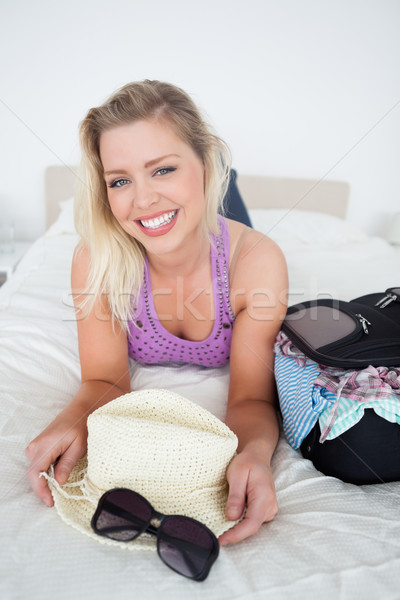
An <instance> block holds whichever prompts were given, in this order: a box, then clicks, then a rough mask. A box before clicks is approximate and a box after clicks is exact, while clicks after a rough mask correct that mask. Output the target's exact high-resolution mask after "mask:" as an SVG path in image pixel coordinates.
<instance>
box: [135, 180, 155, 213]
mask: <svg viewBox="0 0 400 600" xmlns="http://www.w3.org/2000/svg"><path fill="white" fill-rule="evenodd" d="M157 202H158V193H157V192H156V191H155V190H154V188H153V186H152V185H151V184H150V183H147V182H146V181H140V182H136V184H135V188H134V197H133V203H134V206H135V208H142V209H144V208H148V207H149V206H152V205H153V204H156V203H157Z"/></svg>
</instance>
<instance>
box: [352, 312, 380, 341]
mask: <svg viewBox="0 0 400 600" xmlns="http://www.w3.org/2000/svg"><path fill="white" fill-rule="evenodd" d="M381 308H382V307H381ZM355 316H356V317H357V318H358V320H359V321H360V323H361V325H362V328H363V330H364V333H367V334H368V333H369V331H368V327H367V325H369V326H370V327H372V325H371V323H370V322H369V321H368V319H366V318H365V317H363V316H362V315H360V313H356V315H355Z"/></svg>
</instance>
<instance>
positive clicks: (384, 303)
mask: <svg viewBox="0 0 400 600" xmlns="http://www.w3.org/2000/svg"><path fill="white" fill-rule="evenodd" d="M397 298H398V296H397V294H386V295H385V296H383V298H381V299H380V300H378V302H377V303H376V304H375V306H379V307H380V308H386V306H388V305H389V304H390V303H391V302H394V301H395V300H397Z"/></svg>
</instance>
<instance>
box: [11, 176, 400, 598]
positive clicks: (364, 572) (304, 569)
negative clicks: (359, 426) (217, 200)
mask: <svg viewBox="0 0 400 600" xmlns="http://www.w3.org/2000/svg"><path fill="white" fill-rule="evenodd" d="M75 177H76V175H75V173H74V169H70V168H66V167H52V168H49V169H48V171H47V173H46V189H47V194H46V206H47V210H46V214H47V219H48V221H47V225H48V229H47V231H46V233H45V234H44V235H43V236H41V237H40V238H39V239H38V240H37V241H36V242H35V243H34V244H33V245H32V247H31V248H30V250H29V251H28V252H27V254H26V255H25V256H24V258H23V259H22V260H21V262H20V264H19V265H18V268H17V269H16V271H15V273H14V274H13V276H12V277H11V278H10V279H9V280H8V281H7V282H6V283H5V284H4V285H3V286H2V287H1V288H0V323H1V325H0V340H1V343H0V380H1V427H0V431H1V433H0V452H1V481H2V494H1V499H0V516H1V523H2V526H1V538H2V542H1V546H0V547H1V556H0V571H1V577H0V597H1V598H4V600H11V599H25V598H26V599H27V598H29V599H30V600H36V599H41V600H42V599H43V598H45V599H47V598H57V599H58V600H61V599H65V600H67V599H70V598H73V597H76V598H85V599H86V598H96V599H97V600H103V599H104V600H106V599H107V600H109V599H110V598H119V599H120V600H123V599H125V598H126V599H128V598H129V599H131V598H137V599H140V600H142V599H144V600H146V599H147V598H149V599H150V598H156V597H160V598H163V600H167V599H174V600H175V599H180V598H181V599H185V600H186V599H187V598H193V599H195V598H199V599H200V598H207V600H214V599H215V600H216V599H218V600H234V599H237V600H239V599H240V600H250V599H257V600H261V599H262V600H267V599H274V600H276V599H279V600H280V599H296V600H297V599H298V598H310V599H312V598H322V599H331V598H332V599H335V600H336V599H338V598H340V599H349V600H350V599H354V598H361V597H362V598H365V599H368V598H371V599H372V598H374V599H375V598H384V599H385V600H386V599H389V598H399V597H400V503H399V492H400V484H399V483H386V484H381V485H375V486H360V487H357V486H353V485H351V484H346V483H343V482H341V481H339V480H337V479H335V478H331V477H326V476H324V475H322V474H321V473H319V472H318V471H317V470H316V469H315V468H314V467H313V465H312V464H311V463H310V462H309V461H307V460H305V459H303V458H302V456H301V454H300V453H299V452H298V451H295V450H293V449H292V448H291V447H290V446H289V445H288V443H287V442H286V440H285V439H284V437H283V436H281V439H280V441H279V444H278V447H277V450H276V452H275V455H274V458H273V471H274V476H275V482H276V489H277V496H278V502H279V513H278V515H277V517H276V518H275V520H274V521H273V522H271V523H269V524H266V525H263V526H262V528H261V530H260V531H259V532H258V534H256V535H255V536H253V537H252V538H251V539H249V540H246V541H244V542H242V543H240V544H237V545H235V546H231V547H224V548H222V549H221V552H220V556H219V558H218V560H217V562H216V564H215V565H214V567H213V569H212V571H211V574H210V576H209V577H208V579H207V580H206V581H205V582H202V583H197V582H192V581H189V580H187V579H185V578H183V577H179V576H178V575H176V574H175V573H173V572H172V571H170V570H169V569H167V568H166V567H165V566H164V565H162V563H161V562H160V560H159V559H158V557H157V555H156V553H143V554H141V553H131V552H124V551H123V550H120V549H118V548H117V549H113V548H109V547H103V546H102V545H100V544H96V543H95V542H93V540H91V539H90V538H86V537H85V536H83V535H82V534H80V533H78V532H77V531H75V530H73V529H72V528H70V527H68V526H67V525H65V524H64V522H63V521H61V519H60V518H59V516H58V515H57V513H56V511H55V509H49V508H46V507H45V506H44V505H43V504H42V503H41V502H40V501H39V500H38V499H37V498H36V497H35V496H34V494H33V492H32V491H31V489H30V487H29V484H28V480H27V479H26V476H25V473H26V469H27V460H26V458H25V455H24V448H25V447H26V445H27V444H28V442H29V441H30V440H31V439H32V438H33V437H34V436H36V435H37V434H38V433H39V432H40V431H42V430H43V428H44V427H45V426H46V425H47V424H48V423H49V422H50V421H51V420H52V419H53V418H54V417H55V416H56V414H57V413H58V412H59V411H60V410H61V409H62V408H63V407H64V406H65V405H66V403H68V402H69V400H70V398H71V397H72V395H73V394H74V392H75V391H76V389H77V388H78V385H79V375H80V368H79V359H78V349H77V334H76V323H75V320H74V311H73V308H72V301H71V295H70V286H69V271H70V263H71V256H72V252H73V249H74V246H75V244H76V242H77V235H76V233H75V231H74V228H73V221H72V200H71V197H72V186H73V181H74V178H75ZM238 185H239V188H240V191H241V193H242V195H243V197H244V199H245V202H246V204H247V206H248V208H249V209H250V215H251V218H252V221H253V225H254V227H255V228H256V229H259V230H261V231H264V232H265V233H267V234H269V235H271V237H273V238H274V239H276V241H277V242H278V243H279V244H280V245H281V247H282V249H283V251H284V253H285V255H286V259H287V263H288V267H289V275H290V303H291V304H292V303H294V302H299V301H301V300H306V299H311V298H314V297H336V298H341V299H344V300H347V299H351V298H352V297H355V296H359V295H361V294H366V293H369V292H374V291H378V290H385V289H386V288H388V287H390V286H395V285H399V277H400V272H399V271H400V270H399V264H400V262H399V259H400V252H399V250H396V249H395V248H394V247H393V246H390V245H389V244H388V243H387V242H386V241H384V240H383V239H380V238H377V237H374V238H372V237H368V236H367V235H365V234H364V233H363V232H361V231H358V230H357V228H356V227H355V226H354V225H351V224H350V223H349V222H348V221H347V220H346V218H345V217H346V210H347V207H348V201H349V188H348V185H347V184H346V183H343V182H336V181H312V180H295V179H278V178H268V177H255V176H241V175H240V174H239V177H238ZM228 379H229V369H228V368H222V369H213V370H209V369H202V368H200V367H193V366H175V367H144V366H142V367H138V366H135V365H132V388H133V389H145V388H150V387H167V388H169V389H171V390H174V391H176V392H178V393H180V394H182V395H184V396H187V397H188V398H190V399H191V400H194V401H196V402H198V403H199V404H201V405H202V406H204V407H205V408H208V409H209V410H211V411H212V412H214V413H215V414H216V415H217V416H218V417H220V418H222V419H223V417H224V410H225V408H224V406H225V405H224V402H225V400H226V395H227V386H228Z"/></svg>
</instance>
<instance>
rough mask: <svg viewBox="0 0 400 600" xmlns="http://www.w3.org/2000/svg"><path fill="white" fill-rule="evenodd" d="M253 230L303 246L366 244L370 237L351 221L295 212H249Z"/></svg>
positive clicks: (266, 210)
mask: <svg viewBox="0 0 400 600" xmlns="http://www.w3.org/2000/svg"><path fill="white" fill-rule="evenodd" d="M249 214H250V218H251V220H252V223H253V227H254V229H256V230H257V231H261V232H262V233H264V234H265V235H268V236H269V237H270V238H272V239H273V240H275V241H276V242H282V241H297V242H301V243H303V244H315V243H325V244H344V243H347V242H359V241H365V239H366V238H367V236H366V235H365V234H364V233H363V232H362V231H360V230H359V229H357V228H356V227H355V226H353V225H351V224H350V223H349V222H348V221H345V220H344V219H340V218H339V217H334V216H333V215H327V214H325V213H319V212H315V211H305V210H296V209H292V210H290V209H266V208H253V209H250V211H249Z"/></svg>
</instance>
